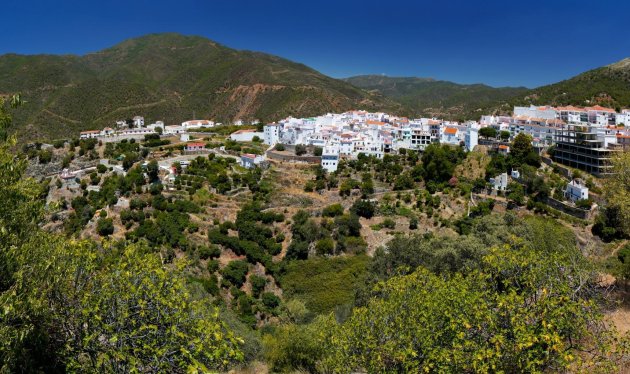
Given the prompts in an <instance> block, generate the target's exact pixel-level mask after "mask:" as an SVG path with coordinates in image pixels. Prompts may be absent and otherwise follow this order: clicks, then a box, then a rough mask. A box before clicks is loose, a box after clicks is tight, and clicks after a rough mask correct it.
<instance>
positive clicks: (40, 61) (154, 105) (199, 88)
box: [0, 33, 402, 139]
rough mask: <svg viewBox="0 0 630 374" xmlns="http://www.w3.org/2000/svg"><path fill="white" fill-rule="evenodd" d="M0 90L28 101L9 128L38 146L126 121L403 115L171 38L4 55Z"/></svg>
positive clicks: (328, 81) (331, 84)
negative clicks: (359, 111)
mask: <svg viewBox="0 0 630 374" xmlns="http://www.w3.org/2000/svg"><path fill="white" fill-rule="evenodd" d="M0 92H2V93H6V94H8V93H16V92H20V93H22V96H23V97H24V99H25V100H26V101H28V104H27V105H26V106H23V107H22V108H20V110H19V111H17V112H16V113H15V115H14V119H15V120H14V123H15V124H16V130H17V131H18V133H21V134H22V135H23V134H24V132H28V133H29V136H35V137H36V138H44V139H51V138H55V137H70V136H73V135H76V134H77V133H78V131H80V130H85V129H89V128H100V127H103V126H105V125H107V124H112V123H113V122H114V121H115V120H117V119H124V118H129V117H132V116H133V115H143V116H145V117H147V120H148V121H154V120H164V121H165V122H167V123H179V122H181V121H184V120H187V119H190V118H191V117H192V114H193V113H196V114H197V116H198V117H204V118H211V119H214V120H217V121H221V122H229V121H233V120H236V119H243V120H252V119H259V120H263V121H264V120H276V119H279V118H282V117H285V116H287V115H294V116H305V115H315V114H320V113H322V112H327V111H342V110H349V109H355V108H359V107H360V108H363V109H369V110H392V111H398V110H401V109H402V107H401V106H400V105H399V104H397V103H395V102H393V101H391V100H389V99H387V98H384V97H382V96H380V95H378V94H374V93H368V92H366V91H364V90H361V89H359V88H356V87H354V86H352V85H350V84H348V83H346V82H343V81H340V80H336V79H334V78H331V77H328V76H325V75H323V74H321V73H319V72H317V71H316V70H314V69H312V68H310V67H308V66H306V65H304V64H301V63H297V62H293V61H290V60H287V59H284V58H282V57H278V56H274V55H270V54H266V53H262V52H255V51H240V50H235V49H232V48H229V47H225V46H223V45H221V44H219V43H216V42H214V41H212V40H210V39H206V38H203V37H198V36H185V35H181V34H175V33H167V34H149V35H145V36H142V37H139V38H133V39H128V40H125V41H123V42H121V43H118V44H116V45H115V46H112V47H109V48H106V49H103V50H101V51H97V52H91V53H88V54H85V55H82V56H77V55H48V54H41V55H17V54H6V55H2V56H0ZM135 108H142V109H143V110H142V111H138V110H135Z"/></svg>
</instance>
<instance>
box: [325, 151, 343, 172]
mask: <svg viewBox="0 0 630 374" xmlns="http://www.w3.org/2000/svg"><path fill="white" fill-rule="evenodd" d="M321 165H322V168H324V170H326V171H327V172H329V173H334V172H335V171H337V167H338V166H339V147H338V146H336V145H331V146H327V147H324V149H323V150H322V160H321Z"/></svg>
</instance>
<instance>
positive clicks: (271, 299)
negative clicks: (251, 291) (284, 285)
mask: <svg viewBox="0 0 630 374" xmlns="http://www.w3.org/2000/svg"><path fill="white" fill-rule="evenodd" d="M262 302H263V305H264V306H265V307H267V308H269V309H274V308H276V307H278V306H279V305H280V298H279V297H278V296H276V295H274V294H273V293H271V292H265V293H263V294H262Z"/></svg>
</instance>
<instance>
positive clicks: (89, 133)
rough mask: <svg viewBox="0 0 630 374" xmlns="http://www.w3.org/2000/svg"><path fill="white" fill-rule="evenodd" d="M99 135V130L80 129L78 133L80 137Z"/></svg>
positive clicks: (87, 137)
mask: <svg viewBox="0 0 630 374" xmlns="http://www.w3.org/2000/svg"><path fill="white" fill-rule="evenodd" d="M99 136H101V131H100V130H87V131H81V133H79V138H80V139H92V138H98V137H99Z"/></svg>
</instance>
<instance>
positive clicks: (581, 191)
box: [564, 179, 588, 201]
mask: <svg viewBox="0 0 630 374" xmlns="http://www.w3.org/2000/svg"><path fill="white" fill-rule="evenodd" d="M564 197H566V198H567V199H569V200H571V201H578V200H587V199H588V187H586V186H585V185H584V183H583V182H582V181H581V180H580V179H574V180H572V181H571V182H569V183H567V188H566V190H565V191H564Z"/></svg>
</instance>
